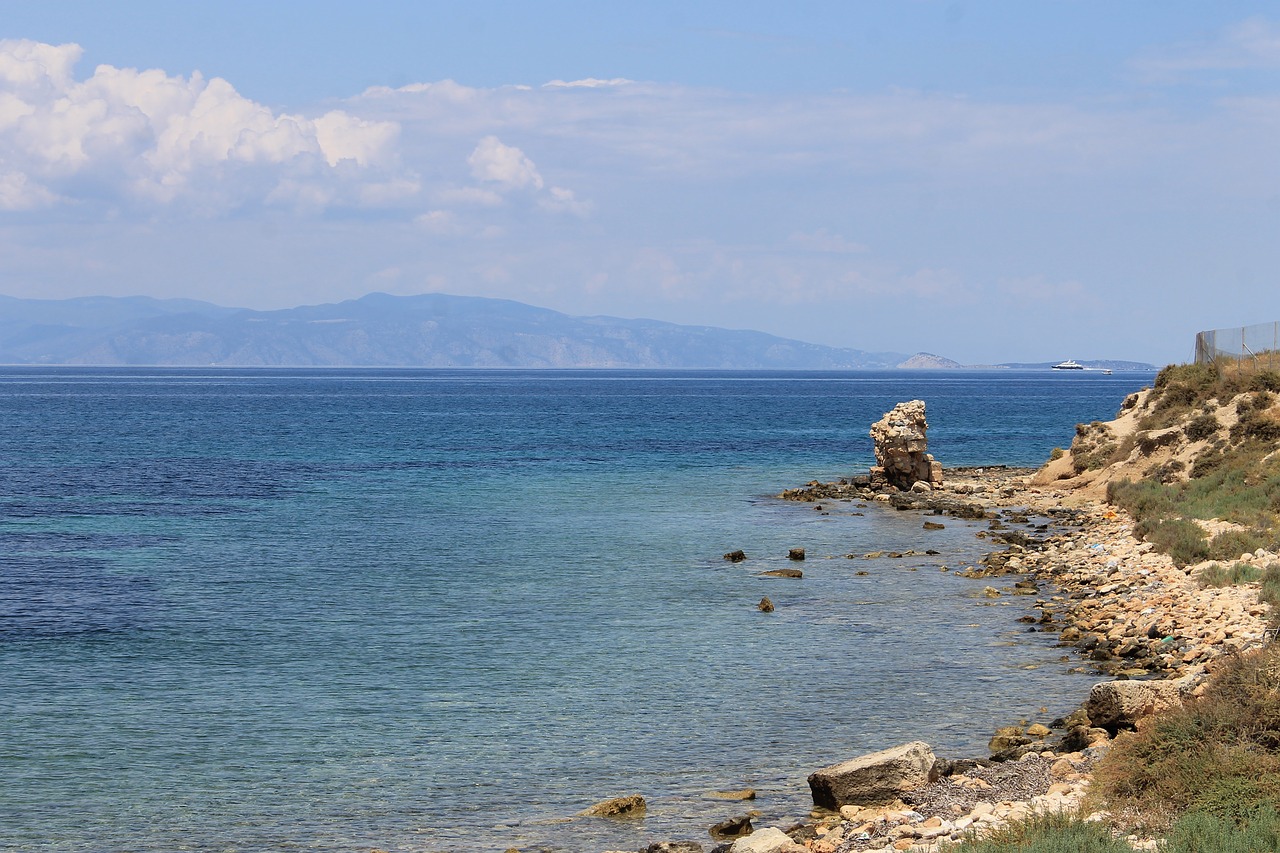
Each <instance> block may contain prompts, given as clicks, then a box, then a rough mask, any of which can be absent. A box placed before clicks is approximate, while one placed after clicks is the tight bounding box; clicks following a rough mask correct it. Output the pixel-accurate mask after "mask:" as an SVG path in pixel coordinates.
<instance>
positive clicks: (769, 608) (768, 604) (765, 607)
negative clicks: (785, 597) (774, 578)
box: [756, 595, 773, 613]
mask: <svg viewBox="0 0 1280 853" xmlns="http://www.w3.org/2000/svg"><path fill="white" fill-rule="evenodd" d="M756 608H757V609H759V611H760V612H761V613H772V612H773V602H772V601H770V600H769V596H767V595H766V596H765V597H764V598H762V599H760V603H759V604H757V605H756Z"/></svg>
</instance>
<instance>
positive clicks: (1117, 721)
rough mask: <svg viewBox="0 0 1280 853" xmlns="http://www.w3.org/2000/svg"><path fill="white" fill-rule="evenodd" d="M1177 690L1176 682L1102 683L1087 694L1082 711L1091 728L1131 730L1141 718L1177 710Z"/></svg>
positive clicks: (1179, 702) (1178, 700)
mask: <svg viewBox="0 0 1280 853" xmlns="http://www.w3.org/2000/svg"><path fill="white" fill-rule="evenodd" d="M1180 687H1181V686H1180V685H1179V684H1178V682H1176V681H1131V680H1128V681H1102V682H1099V683H1097V684H1095V685H1093V689H1092V690H1090V691H1089V698H1088V700H1086V701H1085V703H1084V709H1085V712H1086V713H1088V715H1089V720H1090V721H1091V722H1092V723H1093V725H1094V726H1100V727H1102V728H1105V729H1108V730H1111V731H1114V730H1116V729H1118V728H1132V727H1133V726H1134V725H1135V724H1136V723H1137V722H1138V720H1139V719H1140V718H1142V717H1146V716H1150V715H1152V714H1155V713H1158V712H1160V711H1167V710H1169V709H1170V708H1177V707H1178V706H1180V705H1181V704H1182V691H1181V689H1180Z"/></svg>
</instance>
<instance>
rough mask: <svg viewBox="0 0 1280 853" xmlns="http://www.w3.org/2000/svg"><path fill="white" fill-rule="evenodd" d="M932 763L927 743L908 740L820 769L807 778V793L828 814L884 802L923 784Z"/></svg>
mask: <svg viewBox="0 0 1280 853" xmlns="http://www.w3.org/2000/svg"><path fill="white" fill-rule="evenodd" d="M935 760H936V759H935V756H934V754H933V750H932V749H930V748H929V745H928V744H927V743H924V742H923V741H912V742H911V743H907V744H903V745H901V746H895V747H892V748H891V749H884V750H880V751H879V752H873V753H870V754H868V755H863V756H860V757H858V758H854V759H851V760H849V761H845V762H842V763H840V764H833V765H831V766H830V767H824V768H822V769H821V770H818V771H817V772H815V773H813V774H812V775H810V776H809V790H810V791H811V792H812V793H813V802H814V805H816V806H820V807H822V808H826V809H831V810H832V811H836V810H838V809H839V808H840V807H841V806H844V805H872V804H876V803H885V802H889V801H892V800H894V799H896V798H897V797H898V796H900V795H901V794H904V793H906V792H908V791H913V790H915V789H916V788H919V787H921V786H922V785H925V784H927V783H928V781H929V771H930V770H931V769H932V768H933V764H934V761H935Z"/></svg>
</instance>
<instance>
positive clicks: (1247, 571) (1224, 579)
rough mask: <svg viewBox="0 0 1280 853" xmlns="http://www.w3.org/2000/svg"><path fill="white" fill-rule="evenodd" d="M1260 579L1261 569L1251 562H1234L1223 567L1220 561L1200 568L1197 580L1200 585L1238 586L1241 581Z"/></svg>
mask: <svg viewBox="0 0 1280 853" xmlns="http://www.w3.org/2000/svg"><path fill="white" fill-rule="evenodd" d="M1261 579H1262V569H1260V568H1258V567H1257V566H1255V565H1253V564H1252V563H1236V564H1235V565H1233V566H1232V567H1231V568H1229V569H1227V568H1223V566H1222V564H1221V563H1210V564H1209V565H1207V566H1205V567H1204V568H1203V569H1201V570H1200V574H1199V576H1198V578H1197V580H1199V581H1200V586H1212V587H1223V586H1239V585H1240V584H1242V583H1253V582H1254V581H1256V580H1261Z"/></svg>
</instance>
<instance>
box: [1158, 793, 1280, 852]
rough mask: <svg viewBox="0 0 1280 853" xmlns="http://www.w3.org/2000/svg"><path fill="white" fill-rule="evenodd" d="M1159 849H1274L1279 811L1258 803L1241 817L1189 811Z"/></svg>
mask: <svg viewBox="0 0 1280 853" xmlns="http://www.w3.org/2000/svg"><path fill="white" fill-rule="evenodd" d="M1160 849H1161V851H1162V853H1276V851H1280V815H1277V814H1276V810H1275V808H1273V807H1272V806H1270V805H1266V806H1262V807H1260V808H1258V809H1256V810H1255V811H1253V812H1251V813H1250V814H1248V815H1246V816H1245V817H1244V818H1243V819H1241V820H1233V819H1231V818H1226V817H1220V816H1217V815H1214V814H1210V813H1208V812H1203V811H1197V812H1191V813H1189V814H1187V815H1185V816H1183V817H1182V818H1180V819H1179V820H1178V821H1177V823H1175V824H1174V825H1173V828H1172V829H1170V830H1169V834H1168V836H1167V838H1166V841H1165V844H1164V846H1162V847H1161V848H1160Z"/></svg>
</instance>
